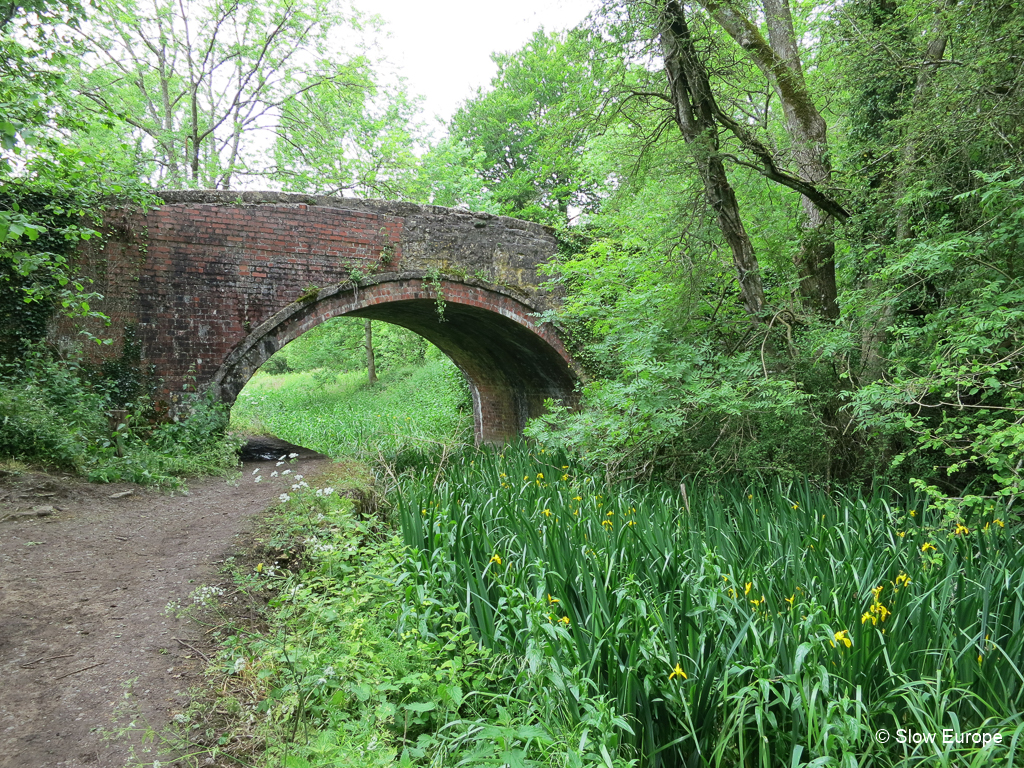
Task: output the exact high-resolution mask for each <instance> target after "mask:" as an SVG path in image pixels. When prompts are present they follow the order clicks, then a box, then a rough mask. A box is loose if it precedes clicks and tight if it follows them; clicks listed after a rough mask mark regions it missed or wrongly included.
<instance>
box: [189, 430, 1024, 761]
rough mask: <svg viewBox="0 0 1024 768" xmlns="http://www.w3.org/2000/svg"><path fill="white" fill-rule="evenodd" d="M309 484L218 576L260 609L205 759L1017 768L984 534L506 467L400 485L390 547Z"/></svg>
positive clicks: (1021, 568)
mask: <svg viewBox="0 0 1024 768" xmlns="http://www.w3.org/2000/svg"><path fill="white" fill-rule="evenodd" d="M327 482H338V483H340V482H341V481H330V480H327V479H325V480H323V481H322V482H320V483H319V487H312V488H310V487H302V488H300V489H299V490H298V491H296V492H293V493H290V494H288V495H287V498H284V499H283V501H282V503H281V505H280V506H279V507H278V510H277V513H276V516H275V518H274V523H273V525H272V526H271V527H270V528H268V530H267V532H265V534H264V536H263V538H262V542H263V543H262V545H261V547H260V548H258V549H257V551H256V554H255V555H254V556H252V557H251V558H250V559H248V560H240V561H238V562H237V563H236V568H235V579H236V584H237V586H238V587H239V588H241V589H243V590H247V591H249V592H250V593H254V594H265V595H267V596H268V597H269V598H270V599H269V604H268V608H267V612H266V613H265V615H264V620H265V625H263V628H262V630H261V631H253V628H252V627H251V626H247V627H243V628H240V629H239V630H238V631H233V630H232V629H231V628H230V627H229V626H227V627H226V628H225V630H224V632H223V637H222V641H223V646H222V651H221V655H220V657H219V661H218V662H217V665H216V668H215V670H214V674H215V675H216V677H215V679H214V683H213V688H214V689H216V690H219V691H222V692H223V693H222V694H221V696H222V698H223V699H224V700H223V701H219V703H218V704H217V706H216V707H215V708H214V709H216V710H218V711H221V712H234V713H235V714H236V716H235V718H234V719H233V720H232V723H233V724H228V725H224V724H220V725H218V726H217V727H218V728H219V729H220V730H216V734H217V735H218V737H219V738H220V739H223V741H221V745H223V746H217V747H215V748H214V751H215V752H216V750H218V749H220V750H230V749H233V748H234V747H232V746H231V745H247V746H246V749H247V750H248V751H247V752H246V754H245V755H242V754H240V753H238V752H236V753H234V757H235V758H236V759H238V760H244V761H245V763H244V764H252V765H258V766H277V765H284V766H290V767H298V768H306V767H307V766H336V765H359V766H363V765H366V766H370V765H391V764H394V763H395V762H398V763H399V764H401V765H424V766H426V765H431V766H442V765H450V766H458V765H495V766H497V765H508V766H567V767H568V766H583V765H593V766H598V765H603V766H613V767H616V768H617V767H618V766H629V765H634V766H645V767H646V766H691V765H693V766H718V767H721V768H725V767H726V766H730V767H731V766H759V767H761V766H763V767H764V768H768V767H770V766H771V767H774V766H779V767H780V768H781V767H782V766H785V767H786V768H793V767H794V766H828V765H837V766H862V767H865V768H867V767H872V768H873V767H875V766H878V767H879V768H895V767H896V766H899V767H900V768H910V766H915V767H916V766H935V767H943V768H963V767H969V768H981V767H982V766H1020V765H1024V752H1022V748H1024V744H1022V740H1024V676H1022V672H1021V659H1022V658H1024V631H1022V630H1024V628H1022V626H1021V624H1022V622H1024V553H1022V550H1021V546H1020V540H1019V535H1020V532H1019V530H1017V531H1014V530H1012V528H1011V527H1010V526H1008V525H1007V523H1006V521H1003V520H1000V519H999V518H990V519H984V520H983V519H978V520H973V521H971V522H970V524H969V527H967V528H966V530H958V529H956V528H951V527H949V526H948V525H946V524H945V523H944V522H943V521H942V520H941V519H939V518H936V517H934V516H933V513H932V512H931V511H930V510H929V509H927V508H925V507H919V506H918V500H915V499H909V498H906V499H898V498H896V497H894V496H892V495H889V496H888V497H886V496H883V495H877V496H870V497H869V496H851V497H844V496H837V497H830V496H828V495H826V494H823V493H821V492H819V491H816V490H814V489H812V488H809V487H797V486H789V487H782V486H768V487H762V488H740V487H733V486H730V485H728V484H721V485H718V486H707V487H703V488H688V489H687V492H686V493H685V494H683V493H681V492H680V490H678V489H677V490H670V489H656V490H652V489H649V488H622V487H619V488H612V487H607V486H603V485H602V484H601V483H600V481H598V480H597V479H595V478H593V477H591V476H588V475H585V474H580V473H578V472H577V471H576V470H575V469H574V468H573V467H572V466H571V465H570V464H568V463H566V462H564V461H561V460H549V458H548V457H547V456H546V455H539V454H531V453H530V452H529V451H528V450H526V449H522V450H513V449H509V450H507V451H506V452H505V453H504V454H503V455H495V454H487V453H480V452H473V453H467V454H465V455H464V456H462V457H460V458H459V459H458V460H456V461H454V462H452V463H451V464H450V465H449V467H448V469H447V470H446V471H445V472H444V473H443V476H442V477H441V478H440V479H438V478H437V469H436V467H433V468H429V469H427V468H425V469H424V470H423V471H422V473H421V474H420V476H418V477H415V478H406V479H405V480H404V481H403V484H402V486H401V489H400V492H399V493H398V495H396V496H394V501H395V506H394V508H393V509H392V511H391V515H392V516H394V517H395V518H397V522H398V524H399V526H400V529H401V534H400V535H399V534H397V533H396V531H395V527H394V525H393V524H391V523H388V522H387V521H386V520H385V519H384V518H377V517H373V518H370V517H366V516H365V515H364V516H360V515H357V514H355V513H354V512H353V510H352V508H351V504H350V502H348V501H347V500H345V499H340V498H339V497H338V494H337V489H336V488H335V489H330V488H329V487H327V488H325V483H327ZM282 562H285V563H288V564H290V566H291V568H292V570H288V569H286V568H285V567H283V566H282V565H281V563H282ZM206 709H209V707H205V705H204V707H199V708H197V710H196V711H194V712H193V714H192V715H191V717H192V718H193V719H192V725H193V727H194V729H197V730H201V728H202V727H203V720H202V717H200V715H199V712H200V711H205V710H206ZM883 730H884V731H885V732H886V734H887V735H888V741H885V742H883V741H882V740H881V739H880V738H879V737H878V736H877V734H881V733H882V731H883ZM928 734H933V735H934V738H935V741H927V740H921V739H922V737H924V738H927V735H928ZM976 734H977V736H975V735H976ZM238 748H239V749H240V748H241V747H240V746H239V747H238ZM203 754H204V755H206V754H209V752H204V753H203Z"/></svg>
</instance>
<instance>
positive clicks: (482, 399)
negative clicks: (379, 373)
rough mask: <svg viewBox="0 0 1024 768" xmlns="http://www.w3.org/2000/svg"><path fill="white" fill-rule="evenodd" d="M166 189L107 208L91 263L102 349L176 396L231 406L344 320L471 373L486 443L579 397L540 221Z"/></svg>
mask: <svg viewBox="0 0 1024 768" xmlns="http://www.w3.org/2000/svg"><path fill="white" fill-rule="evenodd" d="M159 194H160V196H161V198H162V199H163V201H164V203H165V204H164V205H160V206H157V207H154V208H151V209H149V210H146V211H142V210H138V209H118V210H113V211H110V212H108V214H107V216H106V218H105V220H104V225H103V230H104V235H105V237H104V238H103V240H102V241H101V242H99V243H95V242H94V241H92V242H93V244H91V245H90V244H87V246H86V247H85V249H84V250H83V251H82V259H83V267H84V269H85V271H86V273H87V274H89V275H91V276H92V277H93V278H94V280H95V284H94V288H95V290H97V291H98V292H99V293H101V294H103V296H104V300H103V301H102V302H101V303H100V306H98V307H97V309H99V310H100V311H102V312H103V313H104V314H106V315H107V316H108V317H110V318H111V321H112V328H107V329H104V330H103V331H102V332H101V331H96V333H97V335H105V336H108V337H113V339H114V344H113V345H112V346H111V347H108V348H106V349H107V351H106V352H105V353H104V354H105V355H107V356H113V357H117V356H124V355H126V354H128V352H129V351H131V354H133V355H135V356H136V359H137V362H138V364H141V366H142V367H143V369H144V370H147V371H149V372H150V373H151V374H152V375H154V376H155V377H156V379H157V381H159V382H160V384H159V391H160V394H161V396H162V397H163V398H164V399H166V400H167V401H168V402H169V403H172V404H173V403H177V402H180V401H181V398H182V396H183V394H184V393H185V392H187V391H194V390H200V391H201V390H212V392H213V393H214V394H215V395H216V396H217V397H219V398H220V399H221V400H223V401H224V402H225V403H227V404H229V405H230V404H231V403H233V402H234V400H235V398H236V397H237V395H238V393H239V391H241V389H242V387H243V386H245V383H246V381H248V380H249V378H250V377H251V376H252V375H253V373H254V372H255V371H256V369H257V368H259V367H260V365H262V364H263V363H264V362H265V361H266V360H267V359H268V358H269V357H270V356H271V355H272V354H274V353H275V352H276V351H277V350H279V349H281V347H283V346H284V345H285V344H287V343H288V342H290V341H292V340H293V339H295V338H296V337H298V336H300V335H301V334H303V333H305V332H306V331H308V330H309V329H310V328H312V327H314V326H315V325H317V324H319V323H321V322H323V321H324V320H327V319H329V318H332V317H337V316H339V315H345V316H350V317H364V318H372V319H374V320H383V321H385V322H389V323H395V324H396V325H400V326H403V327H405V328H408V329H410V330H412V331H415V332H416V333H418V334H420V335H421V336H424V337H425V338H426V339H428V340H429V341H431V342H432V343H433V344H435V345H437V346H438V347H439V348H440V349H441V350H442V351H443V352H445V353H446V354H447V355H448V356H449V357H450V358H451V359H452V360H453V361H454V362H455V364H456V365H458V367H459V368H460V369H461V370H462V371H463V372H464V373H465V374H466V377H467V379H468V380H469V383H470V389H471V391H472V395H473V409H474V420H475V429H476V439H477V442H478V443H481V442H482V443H500V442H503V441H505V440H507V439H509V438H511V437H514V436H515V435H518V434H519V433H520V432H521V430H522V428H523V425H524V423H525V422H526V420H527V419H528V418H530V417H532V416H536V415H538V414H540V413H542V412H543V402H544V400H545V399H546V398H555V399H560V400H563V401H571V400H572V398H573V390H574V386H575V383H576V381H577V374H578V370H577V368H576V366H575V364H574V363H573V361H572V359H571V357H570V356H569V355H568V353H567V352H566V350H565V348H564V346H563V345H562V342H561V340H560V339H559V337H558V335H557V333H556V331H555V329H554V327H553V326H552V325H550V324H549V323H546V322H543V321H542V320H541V319H540V317H539V315H540V314H541V313H543V312H545V311H547V310H551V309H553V308H555V306H556V304H557V298H556V297H554V296H552V295H551V294H550V293H548V292H547V291H545V290H544V289H543V288H541V287H540V285H541V283H542V282H543V278H542V277H540V276H539V275H538V272H537V270H538V267H539V266H540V265H541V264H543V263H544V262H545V261H547V260H549V259H550V258H551V257H552V256H553V255H554V253H555V239H554V236H553V235H552V231H551V230H550V229H548V228H546V227H543V226H540V225H538V224H532V223H528V222H523V221H518V220H515V219H509V218H504V217H497V216H491V215H489V214H482V213H469V212H466V211H460V210H452V209H447V208H440V207H437V206H421V205H414V204H411V203H396V202H385V201H373V200H354V199H347V198H335V197H311V196H307V195H295V194H283V193H273V192H270V193H268V192H241V193H238V192H206V191H200V192H185V191H178V192H161V193H159ZM439 304H441V306H442V307H443V317H442V316H440V313H439V312H438V309H439ZM69 330H70V329H64V331H63V335H64V336H65V338H69Z"/></svg>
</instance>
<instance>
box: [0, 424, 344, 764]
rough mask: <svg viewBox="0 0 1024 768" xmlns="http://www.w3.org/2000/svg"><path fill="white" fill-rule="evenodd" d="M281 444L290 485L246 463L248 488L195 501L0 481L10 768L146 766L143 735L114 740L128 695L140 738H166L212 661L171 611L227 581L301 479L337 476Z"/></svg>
mask: <svg viewBox="0 0 1024 768" xmlns="http://www.w3.org/2000/svg"><path fill="white" fill-rule="evenodd" d="M278 446H279V447H287V448H288V449H289V450H295V451H297V452H299V453H300V457H299V458H298V459H297V460H296V462H295V463H294V464H292V465H290V467H289V468H290V469H292V475H289V476H286V477H284V478H281V477H278V478H273V479H271V478H269V477H265V478H264V480H263V482H261V483H254V482H253V481H252V475H251V473H252V471H253V469H254V468H255V467H256V466H264V467H266V462H246V463H245V464H244V465H243V468H242V472H241V476H240V477H239V475H237V474H236V475H234V476H233V477H232V478H229V479H227V480H225V479H224V478H210V479H199V480H193V481H191V482H190V483H189V493H188V495H175V496H170V495H168V494H166V493H162V492H160V491H157V490H151V489H145V488H140V487H138V486H129V485H91V484H88V483H84V482H82V481H80V480H75V479H72V478H69V477H59V476H47V475H38V474H29V475H21V476H17V477H13V476H7V477H3V478H0V520H2V519H4V518H5V517H6V518H8V519H7V520H6V521H5V522H0V768H79V767H83V768H84V767H85V766H88V768H122V767H123V766H125V765H126V764H129V763H130V762H131V760H132V749H133V748H134V749H135V752H136V754H137V757H138V760H139V762H142V760H144V759H145V757H144V755H143V753H142V749H143V748H144V745H142V743H141V733H140V732H136V733H135V735H134V738H128V739H126V738H124V737H123V736H122V738H120V739H119V740H118V739H115V740H114V741H111V740H110V737H111V735H112V734H116V729H115V710H116V709H117V708H118V707H119V705H120V706H121V707H122V708H123V707H124V704H125V702H126V699H125V696H124V692H125V690H126V689H127V688H129V687H130V690H131V691H132V693H133V696H132V697H131V699H129V700H127V701H129V702H130V703H131V704H132V707H133V710H132V713H133V714H134V715H135V716H134V721H135V723H136V726H138V727H139V728H142V727H145V726H147V725H148V726H150V727H152V728H154V729H155V730H157V731H159V730H160V729H162V728H163V727H165V726H166V725H167V723H168V722H169V721H170V718H171V717H173V715H174V714H175V713H177V712H180V711H182V710H183V709H184V708H185V707H186V706H187V705H188V696H187V691H188V689H189V687H190V686H191V685H193V684H195V683H197V682H198V681H199V676H200V673H201V671H202V665H201V660H200V659H199V658H198V654H197V653H196V652H195V650H194V649H193V648H189V647H188V646H187V645H186V644H188V645H192V646H194V647H198V648H200V649H201V648H202V647H204V646H206V644H205V642H204V640H203V633H202V629H201V628H200V627H198V626H196V625H194V624H193V623H191V622H190V621H188V620H187V619H176V618H174V616H173V615H167V614H166V613H165V608H166V607H167V604H168V603H169V602H171V601H178V602H187V601H188V600H189V596H190V595H191V593H192V592H193V591H194V590H195V589H196V588H197V587H199V586H201V585H202V584H209V583H214V582H215V581H217V571H218V567H219V565H220V563H222V562H223V561H224V559H225V558H226V557H227V556H229V555H230V554H231V553H232V551H233V547H234V546H235V539H236V536H237V535H238V534H239V533H241V532H243V531H245V530H247V528H248V523H249V521H250V520H251V519H252V518H253V517H254V516H256V515H258V514H259V513H261V512H263V511H264V510H266V509H267V508H268V507H269V506H271V505H272V504H273V503H275V502H276V501H277V498H278V496H279V495H280V494H281V493H282V492H283V491H286V490H289V489H290V486H291V483H292V482H293V480H292V477H293V475H294V474H295V473H299V474H303V475H305V476H306V479H307V480H309V479H311V478H312V477H314V476H315V475H316V474H317V473H318V472H319V471H322V470H324V469H326V468H327V467H328V466H329V462H327V461H325V460H324V459H323V457H321V456H320V455H319V454H315V453H312V452H311V451H307V450H304V449H299V448H295V447H294V446H288V444H286V443H280V441H278ZM272 468H273V467H272V465H271V467H270V469H272ZM261 474H263V475H269V474H270V473H269V471H267V470H265V471H263V472H262V473H261ZM126 491H130V493H127V494H126V493H125V492H126ZM33 508H35V509H36V512H37V513H42V515H43V516H34V513H32V510H33ZM48 508H49V509H48ZM26 512H27V513H29V514H30V515H33V516H29V517H26V516H24V513H26ZM206 647H208V646H206ZM126 722H127V719H121V723H122V724H125V723H126ZM155 756H156V755H150V756H149V757H148V761H147V762H148V764H149V765H152V761H153V759H154V757H155Z"/></svg>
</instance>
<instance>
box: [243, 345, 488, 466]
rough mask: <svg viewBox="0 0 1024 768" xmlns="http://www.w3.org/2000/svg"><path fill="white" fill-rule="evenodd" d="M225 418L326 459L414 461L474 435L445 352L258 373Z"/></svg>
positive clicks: (458, 378)
mask: <svg viewBox="0 0 1024 768" xmlns="http://www.w3.org/2000/svg"><path fill="white" fill-rule="evenodd" d="M231 425H232V427H233V428H235V429H239V430H242V431H246V432H254V433H266V434H273V435H275V436H277V437H280V438H282V439H284V440H288V441H289V442H292V443H295V444H297V445H302V446H305V447H307V448H312V449H313V450H316V451H320V452H321V453H325V454H327V455H328V456H331V457H332V458H341V457H352V458H358V459H361V460H366V461H379V460H383V461H384V462H386V463H388V464H389V465H392V466H398V467H399V468H401V467H406V466H415V465H418V464H422V463H427V462H430V461H434V460H436V459H437V458H438V457H439V456H441V455H447V454H448V453H449V452H450V451H451V450H452V447H453V446H459V445H464V444H465V443H467V442H469V441H471V440H472V411H471V407H470V402H469V393H468V390H467V387H466V384H465V381H464V379H463V378H462V374H461V373H460V372H459V370H458V369H457V368H456V367H455V365H454V364H453V363H451V362H450V361H449V360H448V359H447V358H442V359H436V358H435V359H433V360H428V361H427V362H426V363H425V364H423V365H419V366H406V367H403V368H398V369H394V370H390V371H387V372H385V373H384V374H382V375H381V377H380V379H379V380H378V382H377V383H376V384H373V385H367V383H366V373H365V371H364V372H362V373H359V372H353V373H340V374H339V373H335V372H332V371H327V370H316V371H310V372H303V373H286V374H281V375H270V374H265V373H262V372H261V373H257V374H256V375H255V376H254V377H253V378H252V379H251V380H250V381H249V383H248V384H247V385H246V387H245V389H243V390H242V392H241V393H240V394H239V396H238V399H237V400H236V402H235V405H234V406H233V408H232V411H231Z"/></svg>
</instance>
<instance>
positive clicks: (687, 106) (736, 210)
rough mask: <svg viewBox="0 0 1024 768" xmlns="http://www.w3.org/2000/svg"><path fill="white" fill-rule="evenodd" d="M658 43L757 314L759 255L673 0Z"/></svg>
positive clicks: (679, 115) (682, 123) (760, 306)
mask: <svg viewBox="0 0 1024 768" xmlns="http://www.w3.org/2000/svg"><path fill="white" fill-rule="evenodd" d="M661 26H662V29H661V47H662V53H663V56H664V58H665V73H666V75H667V76H668V84H669V91H670V94H671V98H672V105H673V107H674V108H675V117H676V122H677V123H678V125H679V130H680V131H681V132H682V134H683V139H684V140H685V141H686V143H687V145H688V146H689V147H690V149H691V150H692V152H693V157H694V159H695V160H696V161H697V170H698V172H699V174H700V177H701V181H702V182H703V183H704V192H705V194H706V195H707V200H708V204H709V205H710V206H711V207H712V209H713V210H714V211H715V214H716V215H717V217H718V226H719V228H720V229H721V231H722V236H723V237H724V238H725V241H726V242H727V243H728V244H729V248H730V250H731V251H732V260H733V264H734V265H735V267H736V273H737V276H738V278H739V283H740V291H741V293H742V296H743V304H744V306H745V307H746V309H747V312H748V313H749V314H750V315H752V316H754V317H759V316H760V315H761V314H762V312H763V311H764V309H765V303H766V302H765V298H764V287H763V286H762V284H761V271H760V267H759V265H758V262H757V255H756V254H755V253H754V247H753V245H752V244H751V242H750V237H749V236H748V235H747V232H746V229H745V228H744V227H743V219H742V217H741V216H740V207H739V202H738V201H737V200H736V193H735V192H734V191H733V188H732V185H731V184H730V183H729V177H728V175H727V174H726V171H725V165H724V164H723V163H722V158H721V156H720V155H719V152H718V148H719V144H718V124H717V122H716V121H715V112H716V108H715V104H714V96H713V95H712V93H711V84H710V81H709V78H708V73H707V70H705V69H704V65H703V64H702V63H701V61H700V59H699V58H698V57H697V51H696V49H695V47H694V45H693V38H692V37H691V35H690V28H689V26H688V25H687V22H686V13H685V10H684V8H683V6H682V4H681V3H679V2H677V0H668V2H667V3H666V4H665V6H664V8H663V9H662V25H661Z"/></svg>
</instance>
